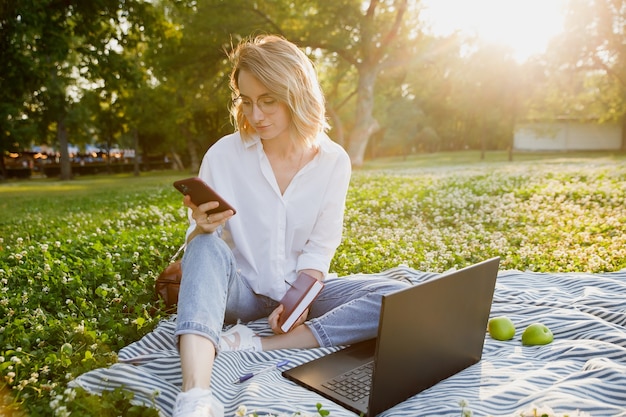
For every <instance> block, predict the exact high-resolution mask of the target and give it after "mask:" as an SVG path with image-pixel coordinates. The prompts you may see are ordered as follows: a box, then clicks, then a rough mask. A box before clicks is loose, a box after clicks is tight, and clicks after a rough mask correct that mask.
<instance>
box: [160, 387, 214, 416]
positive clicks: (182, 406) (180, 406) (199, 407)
mask: <svg viewBox="0 0 626 417" xmlns="http://www.w3.org/2000/svg"><path fill="white" fill-rule="evenodd" d="M172 417H224V406H223V405H222V404H220V402H219V401H217V399H216V398H215V397H214V396H213V394H212V393H211V390H210V389H202V388H192V389H190V390H189V391H184V392H181V393H180V394H178V396H177V397H176V405H175V406H174V414H173V415H172Z"/></svg>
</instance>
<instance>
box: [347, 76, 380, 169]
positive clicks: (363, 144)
mask: <svg viewBox="0 0 626 417" xmlns="http://www.w3.org/2000/svg"><path fill="white" fill-rule="evenodd" d="M376 68H377V67H376V66H375V65H373V66H371V67H369V68H365V67H361V68H360V71H359V85H358V89H357V106H356V118H355V122H354V128H353V129H352V131H351V132H350V135H349V136H348V155H350V160H351V161H352V165H353V166H355V167H360V166H362V165H363V160H364V156H365V150H366V149H367V143H368V141H369V139H370V137H371V136H372V134H373V133H374V132H376V131H377V130H378V128H379V125H378V122H377V121H376V119H374V85H375V83H376V72H377V70H376Z"/></svg>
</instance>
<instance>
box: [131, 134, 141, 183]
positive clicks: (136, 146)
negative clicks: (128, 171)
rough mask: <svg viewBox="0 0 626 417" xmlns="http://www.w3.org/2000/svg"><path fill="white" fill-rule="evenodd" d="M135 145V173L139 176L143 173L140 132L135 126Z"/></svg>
mask: <svg viewBox="0 0 626 417" xmlns="http://www.w3.org/2000/svg"><path fill="white" fill-rule="evenodd" d="M133 147H134V148H135V158H133V174H134V176H135V177H138V176H139V175H140V174H141V170H140V168H139V133H138V132H137V128H136V127H135V128H133Z"/></svg>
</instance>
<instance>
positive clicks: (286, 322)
mask: <svg viewBox="0 0 626 417" xmlns="http://www.w3.org/2000/svg"><path fill="white" fill-rule="evenodd" d="M322 288H324V283H323V282H322V281H319V280H317V279H315V277H312V276H311V275H309V274H307V273H304V272H300V273H299V274H298V278H297V279H296V280H295V281H294V282H293V283H292V284H291V287H290V288H289V289H288V290H287V292H286V293H285V296H284V297H283V298H282V300H280V303H281V304H282V305H283V306H285V309H284V310H283V312H282V313H281V315H280V319H279V320H278V325H279V326H280V328H281V329H282V331H283V332H288V331H289V330H291V328H292V327H293V325H294V324H295V322H296V320H298V318H299V317H300V316H301V315H302V313H303V312H304V310H306V309H307V308H308V307H309V306H310V305H311V303H312V302H313V300H315V297H317V295H318V294H319V293H320V291H322Z"/></svg>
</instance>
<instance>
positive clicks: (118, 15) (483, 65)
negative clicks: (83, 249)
mask: <svg viewBox="0 0 626 417" xmlns="http://www.w3.org/2000/svg"><path fill="white" fill-rule="evenodd" d="M625 2H626V0H624V1H622V0H572V1H571V4H570V8H569V9H568V10H569V14H568V19H567V23H566V31H565V32H564V34H563V35H562V36H561V38H560V39H558V40H557V41H556V42H555V44H554V46H553V49H552V50H551V51H550V52H549V53H548V54H546V55H543V56H539V57H535V58H534V59H532V60H529V61H528V62H526V63H524V64H520V63H518V62H516V61H515V60H514V59H513V58H512V53H511V51H508V50H506V49H503V48H501V47H496V46H494V45H488V44H483V43H481V42H479V41H478V40H477V39H468V38H465V37H461V36H460V35H458V34H453V35H450V36H447V37H435V36H433V35H432V34H429V33H428V32H426V30H425V28H424V27H423V23H422V21H421V20H420V10H421V3H420V2H410V1H407V0H368V1H366V2H363V1H359V0H334V1H332V2H329V1H323V0H303V1H299V2H293V1H290V0H259V1H255V2H249V1H247V0H230V1H224V0H194V1H192V0H158V1H145V0H124V1H122V0H94V1H90V2H84V1H80V0H62V1H61V0H38V1H34V0H23V1H21V0H20V1H17V0H7V1H6V2H4V3H3V4H2V5H1V6H0V35H1V36H0V59H1V61H2V62H3V67H2V70H1V71H0V151H1V152H2V153H3V154H4V153H5V152H7V151H13V150H19V149H23V148H27V147H28V146H31V145H33V144H41V143H48V144H51V145H53V146H55V147H56V148H57V149H58V150H59V152H60V154H61V161H62V165H63V167H64V169H62V171H61V172H62V177H63V178H70V177H71V171H70V161H69V154H68V145H69V143H70V142H71V143H72V144H75V145H84V144H87V143H94V142H95V143H97V144H99V145H101V146H102V147H103V148H104V149H111V148H112V147H114V146H124V147H132V148H135V149H137V154H138V155H139V154H141V155H143V156H145V157H146V158H147V157H148V156H149V155H150V154H158V153H162V154H163V153H167V154H170V155H171V156H173V158H174V159H175V160H176V161H178V162H179V165H181V166H182V165H184V166H185V167H187V168H188V169H190V170H191V171H195V170H197V167H198V165H199V163H200V158H201V155H202V153H203V152H204V151H205V150H206V149H207V148H208V147H209V146H211V145H212V144H213V143H214V142H215V141H216V140H217V139H218V138H220V137H221V136H223V135H224V134H226V133H228V132H230V131H232V129H233V127H232V125H231V123H230V118H229V114H228V110H227V107H228V103H229V100H230V99H231V91H230V90H229V88H228V76H229V71H230V65H229V62H228V53H229V51H231V50H232V48H233V46H234V45H236V44H237V43H238V42H239V41H240V40H241V39H242V38H244V37H247V36H251V35H252V36H253V35H255V34H260V33H275V34H278V35H282V36H284V37H286V38H288V39H290V40H292V41H294V42H295V43H297V44H298V45H299V46H301V47H302V48H303V50H305V52H306V53H307V54H309V56H310V57H311V58H312V59H313V60H314V61H315V63H316V66H317V68H318V72H319V74H320V79H321V82H322V84H323V87H324V91H325V93H326V99H327V104H328V106H327V107H328V117H329V119H330V121H331V124H332V126H333V131H332V132H331V136H332V137H333V138H334V139H335V140H336V141H337V142H339V143H340V144H342V145H343V146H344V147H345V148H346V149H347V150H348V152H349V154H350V156H351V158H352V161H353V164H354V165H355V166H359V165H360V164H361V163H362V162H363V160H364V159H365V158H366V157H376V156H382V155H407V154H409V153H413V152H430V151H436V150H453V149H466V148H472V149H482V150H483V151H485V150H488V149H507V148H508V149H511V146H512V144H511V140H512V137H513V131H514V127H515V124H516V122H517V121H518V120H519V119H520V118H553V117H556V116H560V115H563V114H566V115H570V116H571V117H589V115H593V117H595V118H596V119H597V120H600V121H606V120H620V119H622V118H623V115H624V113H625V112H626V101H625V100H624V98H625V94H624V93H625V89H626V57H625V55H624V53H625V52H626V51H625V50H624V46H623V45H625V44H626V42H625V41H626V39H624V37H625V33H624V27H625V26H624V19H626V5H625ZM2 160H4V158H2ZM136 172H138V170H136Z"/></svg>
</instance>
